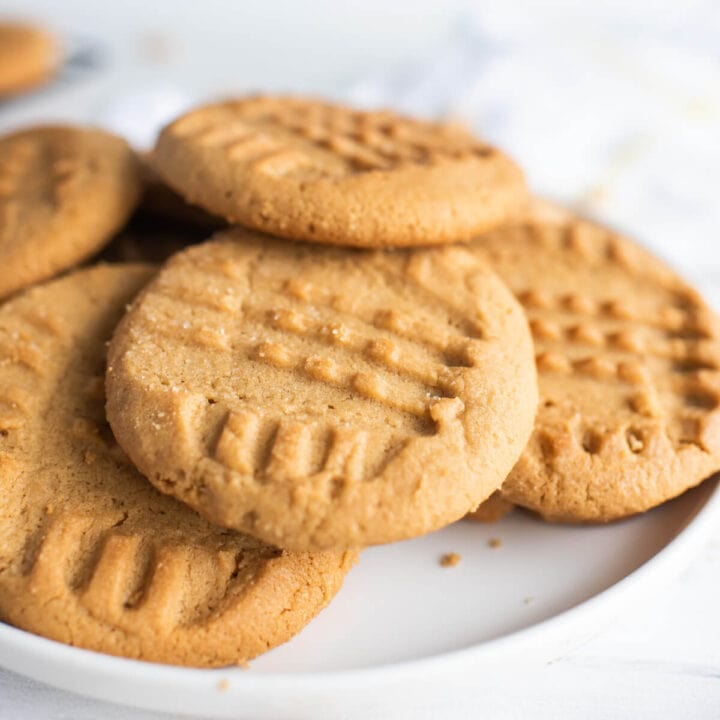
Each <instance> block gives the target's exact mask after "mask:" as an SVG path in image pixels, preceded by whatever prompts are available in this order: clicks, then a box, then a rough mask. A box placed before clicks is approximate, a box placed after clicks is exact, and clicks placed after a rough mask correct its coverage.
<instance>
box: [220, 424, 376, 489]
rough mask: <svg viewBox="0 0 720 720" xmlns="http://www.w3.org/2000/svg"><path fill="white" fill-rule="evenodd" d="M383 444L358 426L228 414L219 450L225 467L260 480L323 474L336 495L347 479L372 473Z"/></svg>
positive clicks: (329, 487)
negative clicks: (372, 442)
mask: <svg viewBox="0 0 720 720" xmlns="http://www.w3.org/2000/svg"><path fill="white" fill-rule="evenodd" d="M379 449H380V448H377V447H370V437H369V434H368V433H367V432H366V431H364V430H360V429H357V428H352V427H347V426H338V427H327V426H323V425H322V424H320V423H309V422H304V421H303V422H301V421H295V420H282V421H277V420H273V419H271V418H266V417H263V416H261V415H259V414H257V413H255V412H252V411H250V410H243V411H238V412H231V413H229V415H228V417H227V419H226V422H225V425H224V426H223V429H222V432H221V434H220V438H219V440H218V443H217V447H216V450H215V458H216V459H217V460H218V462H220V463H222V464H223V465H224V466H225V467H227V468H229V469H231V470H233V471H235V472H238V473H240V474H241V475H243V476H246V477H252V478H254V479H255V480H257V481H259V482H265V481H279V482H282V481H285V480H293V479H305V478H311V479H312V478H315V479H316V480H318V479H319V478H324V479H325V481H326V483H327V492H328V494H329V495H330V496H331V497H333V498H334V497H337V496H338V495H339V494H340V493H341V492H342V491H343V490H344V489H345V484H352V483H355V482H360V481H362V480H366V479H368V478H371V477H374V475H375V474H376V472H377V470H378V468H377V467H376V462H377V458H378V457H381V456H382V454H383V453H378V450H379Z"/></svg>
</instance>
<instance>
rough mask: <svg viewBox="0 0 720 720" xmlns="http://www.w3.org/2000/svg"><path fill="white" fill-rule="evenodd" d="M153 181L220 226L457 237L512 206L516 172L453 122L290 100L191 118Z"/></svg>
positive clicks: (255, 101) (406, 239) (252, 101)
mask: <svg viewBox="0 0 720 720" xmlns="http://www.w3.org/2000/svg"><path fill="white" fill-rule="evenodd" d="M155 166H156V169H157V170H158V171H159V173H160V174H161V175H162V177H163V178H164V179H165V181H166V182H167V183H168V184H169V185H170V186H172V187H173V188H175V190H177V191H178V192H179V193H180V194H181V195H182V196H183V197H185V198H186V199H187V200H189V201H190V202H192V203H195V204H197V205H200V206H202V207H204V208H205V209H206V210H209V211H210V212H212V213H214V214H216V215H220V216H221V217H224V218H226V219H227V220H229V221H231V222H233V223H238V224H240V225H244V226H247V227H251V228H255V229H256V230H263V231H265V232H270V233H274V234H276V235H279V236H281V237H285V238H290V239H293V240H312V241H315V242H322V243H329V244H332V245H349V246H357V247H370V248H378V247H407V246H417V245H430V244H438V243H447V242H454V241H458V240H469V239H471V238H472V237H473V236H474V235H475V234H477V233H478V232H482V231H484V230H487V229H489V228H492V227H495V226H497V225H500V224H501V223H503V222H506V221H507V220H508V219H509V218H512V217H514V216H515V215H516V213H517V212H519V210H520V209H521V208H522V205H523V203H524V201H525V198H526V191H525V183H524V180H523V177H522V173H521V171H520V170H519V168H518V167H517V166H516V165H515V164H514V163H513V162H512V161H511V160H510V159H509V158H508V157H506V156H505V155H503V154H502V153H501V152H499V151H498V150H496V149H495V148H492V147H490V146H489V145H486V144H485V143H483V142H481V141H479V140H478V139H476V138H474V137H473V136H472V135H470V134H469V133H468V132H467V131H465V130H463V129H460V128H459V127H457V126H454V125H442V124H437V123H430V122H424V121H420V120H414V119H410V118H406V117H401V116H399V115H395V114H394V113H391V112H388V111H382V112H362V111H359V110H354V109H351V108H346V107H343V106H341V105H332V104H330V103H326V102H320V101H317V100H307V99H301V98H292V97H251V98H248V99H244V100H236V101H230V102H224V103H220V104H217V105H209V106H205V107H201V108H198V109H196V110H193V111H191V112H190V113H188V114H187V115H184V116H182V117H181V118H179V119H178V120H176V121H175V122H173V123H172V124H171V125H169V126H168V127H167V128H165V130H164V131H163V132H162V134H161V135H160V138H159V140H158V144H157V147H156V148H155Z"/></svg>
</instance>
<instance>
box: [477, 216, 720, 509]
mask: <svg viewBox="0 0 720 720" xmlns="http://www.w3.org/2000/svg"><path fill="white" fill-rule="evenodd" d="M471 248H472V252H474V253H476V254H477V255H478V256H479V257H481V258H482V259H485V260H487V261H489V262H490V264H491V265H492V267H493V268H494V269H495V270H496V271H497V272H498V274H499V275H500V276H501V277H502V278H503V279H504V280H505V281H506V283H507V284H508V286H509V287H510V288H511V289H512V290H513V291H514V292H515V293H516V295H517V297H518V298H519V299H520V301H521V302H522V304H523V305H524V307H525V310H526V312H527V315H528V318H529V320H530V328H531V330H532V333H533V337H534V341H535V352H536V360H537V368H538V382H539V386H540V409H539V411H538V417H537V421H536V424H535V432H534V433H533V436H532V439H531V440H530V443H529V444H528V447H527V449H526V450H525V452H524V453H523V456H522V458H521V459H520V461H519V462H518V464H517V465H516V467H515V468H514V469H513V471H512V473H511V474H510V477H509V478H508V480H507V481H506V482H505V484H504V485H503V488H502V491H503V495H504V496H505V498H506V499H508V500H510V501H512V502H514V503H517V504H519V505H524V506H525V507H528V508H531V509H533V510H536V511H538V512H539V513H541V514H542V515H543V516H545V517H546V518H548V519H552V520H563V521H606V520H613V519H615V518H621V517H625V516H627V515H632V514H633V513H638V512H642V511H644V510H647V509H648V508H651V507H653V506H655V505H658V504H659V503H662V502H663V501H665V500H668V499H669V498H672V497H675V496H676V495H679V494H680V493H682V492H683V491H684V490H686V489H688V488H690V487H692V486H694V485H696V484H698V483H699V482H700V481H702V480H703V479H705V478H706V477H708V476H709V475H711V474H712V473H714V472H716V471H717V470H720V328H719V326H718V320H717V318H716V317H715V315H714V314H713V312H712V311H711V310H710V309H709V308H708V307H707V305H706V304H705V303H704V302H703V300H702V298H701V297H700V296H699V295H698V293H697V292H696V291H695V290H693V289H692V288H691V287H689V286H688V285H687V284H686V283H685V282H683V281H682V280H681V279H680V278H679V277H678V276H677V275H675V273H673V272H672V271H671V270H669V269H668V268H667V267H666V266H665V265H663V264H662V263H661V262H660V261H659V260H657V259H656V258H655V257H653V256H652V255H651V254H650V253H648V252H646V251H644V250H642V249H641V248H640V247H638V246H636V245H635V244H633V243H632V242H631V241H629V240H627V239H625V238H623V237H621V236H619V235H618V234H616V233H614V232H611V231H609V230H606V229H604V228H602V227H599V226H597V225H593V224H590V223H588V222H583V221H580V220H569V221H565V222H563V221H560V222H557V223H552V222H529V223H527V224H523V225H518V226H516V227H511V228H506V229H502V230H498V231H495V232H492V233H489V234H487V235H485V236H483V237H481V238H479V239H478V240H477V241H476V242H475V243H474V244H473V245H471Z"/></svg>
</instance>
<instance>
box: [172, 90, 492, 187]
mask: <svg viewBox="0 0 720 720" xmlns="http://www.w3.org/2000/svg"><path fill="white" fill-rule="evenodd" d="M171 131H172V132H173V133H174V134H176V135H178V136H182V137H191V138H192V139H193V140H194V141H196V142H197V143H198V144H199V145H200V146H202V147H205V148H214V149H221V150H222V151H223V152H224V153H225V154H226V155H227V157H228V158H230V159H231V160H233V161H234V162H238V163H243V164H248V165H251V166H252V169H254V170H256V171H258V172H263V173H268V174H277V175H283V174H286V173H288V172H290V171H292V170H295V169H298V168H300V167H302V166H308V167H309V166H312V167H313V168H315V169H318V162H319V160H318V158H317V157H316V158H311V157H310V155H309V154H308V153H307V152H306V151H305V150H304V149H303V147H302V144H300V143H298V140H300V141H302V143H305V144H307V145H310V146H313V147H315V148H316V149H318V150H322V151H324V152H325V153H327V154H329V155H331V156H334V157H335V158H337V159H339V160H340V161H341V162H342V164H343V165H344V166H345V169H346V171H347V172H361V171H367V170H391V169H393V168H396V167H399V166H402V165H408V164H415V165H418V164H419V165H427V164H432V163H434V162H439V161H441V160H447V159H454V160H463V159H467V158H473V157H476V158H485V157H488V156H489V155H491V154H492V152H493V150H492V148H490V147H488V146H487V145H484V144H482V143H479V142H478V141H476V140H474V139H473V138H472V137H470V136H469V135H467V134H465V133H463V132H460V131H459V130H458V129H456V128H449V127H447V126H441V125H432V124H430V123H421V122H418V121H413V120H409V119H405V118H400V117H398V116H396V115H394V114H392V113H365V112H360V111H355V110H349V109H345V108H341V107H337V106H330V105H322V104H318V103H312V102H304V101H301V100H295V101H279V102H277V101H273V100H271V99H257V100H249V101H245V102H240V103H236V104H233V105H228V106H221V107H217V108H207V109H203V110H199V111H197V112H195V113H193V114H191V115H189V116H186V117H184V118H182V119H180V120H179V121H177V122H176V123H175V124H174V125H173V126H172V128H171ZM335 170H337V168H335ZM327 171H328V173H332V169H331V168H327Z"/></svg>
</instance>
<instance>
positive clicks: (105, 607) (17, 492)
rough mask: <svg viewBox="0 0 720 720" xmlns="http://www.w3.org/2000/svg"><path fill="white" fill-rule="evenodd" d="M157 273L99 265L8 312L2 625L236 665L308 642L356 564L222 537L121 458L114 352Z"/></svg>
mask: <svg viewBox="0 0 720 720" xmlns="http://www.w3.org/2000/svg"><path fill="white" fill-rule="evenodd" d="M151 272H152V270H151V269H150V268H149V267H148V266H141V265H115V266H97V267H95V268H92V269H89V270H82V271H79V272H77V273H75V274H72V275H69V276H67V277H65V278H62V279H61V280H57V281H54V282H52V283H50V284H48V285H44V286H40V287H36V288H33V289H31V290H29V291H27V292H26V293H23V294H22V295H20V296H18V297H17V298H14V299H12V300H10V301H9V302H7V303H6V304H5V305H4V306H3V307H2V308H0V489H1V490H2V498H3V500H2V503H0V617H1V618H2V619H3V620H5V621H6V622H9V623H11V624H13V625H15V626H17V627H19V628H23V629H25V630H29V631H31V632H34V633H37V634H40V635H44V636H45V637H48V638H51V639H53V640H59V641H61V642H65V643H69V644H72V645H77V646H79V647H83V648H88V649H92V650H99V651H101V652H106V653H110V654H113V655H123V656H126V657H131V658H139V659H143V660H152V661H157V662H163V663H173V664H182V665H195V666H221V665H228V664H234V663H241V662H243V661H245V660H248V659H249V658H252V657H253V656H255V655H257V654H258V653H261V652H264V651H265V650H268V649H269V648H271V647H273V646H274V645H277V644H278V643H281V642H284V641H286V640H288V639H289V638H290V637H291V636H292V635H294V634H295V633H296V632H298V631H299V630H300V629H301V628H302V627H303V626H304V625H305V624H306V623H307V622H308V621H309V620H310V619H311V618H312V617H313V616H314V615H315V614H316V613H317V612H318V611H319V610H320V609H321V608H323V607H324V606H325V605H326V604H327V603H328V602H329V600H330V599H331V598H332V596H333V595H334V594H335V592H336V591H337V590H338V588H339V587H340V584H341V582H342V579H343V576H344V575H345V573H346V571H347V570H348V568H349V566H350V565H351V564H352V561H353V559H354V556H353V554H352V553H320V554H314V555H312V554H293V553H288V552H283V551H281V550H278V549H276V548H274V547H271V546H269V545H266V544H264V543H262V542H260V541H258V540H255V539H254V538H251V537H248V536H246V535H241V534H239V533H236V532H233V531H229V530H224V529H222V528H218V527H215V526H213V525H211V524H210V523H208V522H207V521H206V520H204V519H203V518H201V517H200V516H199V515H197V514H196V513H194V512H193V511H192V510H190V509H189V508H188V507H186V506H185V505H183V504H181V503H179V502H177V501H176V500H174V499H172V498H170V497H167V496H166V495H163V494H162V493H159V492H158V491H157V490H155V488H153V487H152V486H151V485H150V483H148V482H147V480H146V479H145V478H143V477H142V476H141V475H140V474H139V473H138V472H137V471H136V470H135V468H134V467H133V466H132V464H131V463H130V461H129V460H128V458H127V457H126V456H125V455H124V453H123V452H122V451H121V450H120V448H119V447H118V446H117V444H116V443H115V441H114V440H113V437H112V433H111V432H110V429H109V427H108V426H107V423H106V422H105V412H104V406H103V405H104V392H103V389H104V382H103V380H104V370H105V352H106V340H107V338H108V337H109V336H110V333H111V332H112V330H113V328H114V326H115V324H116V322H117V321H118V319H119V318H120V316H121V315H122V313H123V311H124V309H125V305H126V303H128V302H130V301H131V300H132V298H133V296H134V295H135V293H136V292H137V291H138V290H139V289H140V288H141V287H142V286H143V285H144V284H145V283H146V282H147V281H148V280H149V278H150V275H151Z"/></svg>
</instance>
